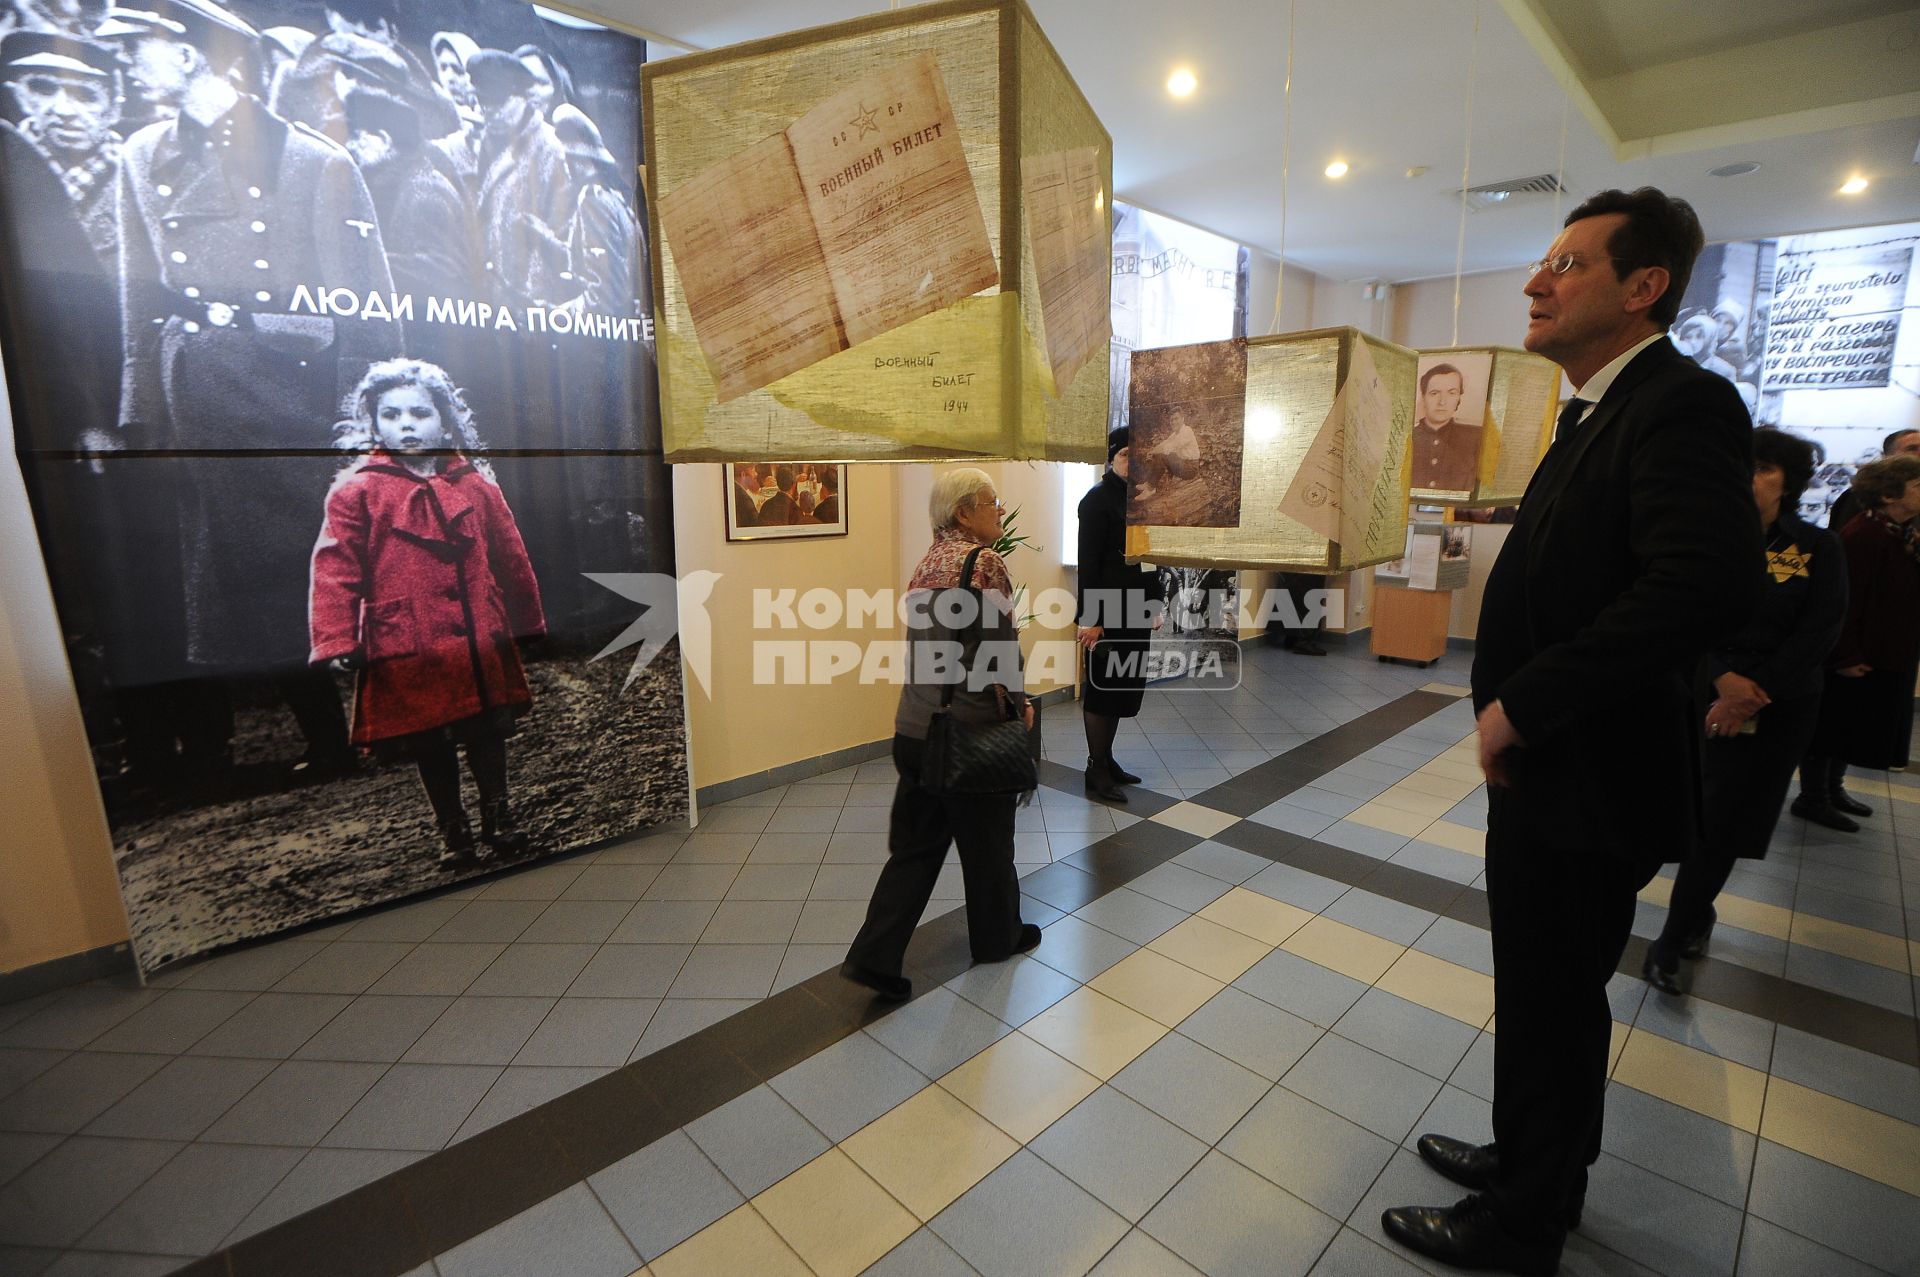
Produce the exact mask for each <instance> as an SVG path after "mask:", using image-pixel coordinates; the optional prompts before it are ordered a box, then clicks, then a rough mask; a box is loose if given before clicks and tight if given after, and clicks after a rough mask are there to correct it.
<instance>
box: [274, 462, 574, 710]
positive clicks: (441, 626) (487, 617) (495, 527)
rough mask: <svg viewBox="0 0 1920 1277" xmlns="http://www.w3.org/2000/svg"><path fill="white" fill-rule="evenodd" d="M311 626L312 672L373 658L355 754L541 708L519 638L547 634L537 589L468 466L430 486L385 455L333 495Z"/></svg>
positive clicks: (481, 478) (501, 502)
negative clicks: (504, 712) (501, 711)
mask: <svg viewBox="0 0 1920 1277" xmlns="http://www.w3.org/2000/svg"><path fill="white" fill-rule="evenodd" d="M308 615H309V620H310V624H311V629H312V633H313V653H312V656H311V657H310V659H311V660H312V661H313V662H314V663H315V664H319V663H321V662H324V661H330V660H333V659H335V658H336V657H342V656H358V657H363V658H364V659H365V660H366V663H367V664H366V668H364V669H363V670H362V671H361V673H360V677H359V681H358V683H357V685H356V687H355V690H354V703H353V740H354V743H355V744H359V745H364V744H368V743H370V742H373V741H379V740H387V739H390V738H392V737H395V736H406V735H410V734H411V733H414V732H421V731H427V730H429V729H432V728H435V727H443V726H445V725H447V724H449V723H456V722H459V721H460V720H462V719H466V718H471V717H473V716H474V715H476V714H480V713H482V712H484V711H487V710H491V709H497V708H511V707H517V706H524V705H526V704H528V703H529V702H530V701H531V700H532V699H533V698H532V695H531V693H529V692H528V690H527V677H526V671H525V670H524V669H523V668H522V667H521V664H520V653H519V650H518V649H517V648H516V647H515V646H514V639H515V638H516V637H528V636H532V635H538V634H543V633H545V632H546V628H547V623H546V617H545V615H544V614H543V613H542V611H541V608H540V587H539V584H538V583H537V582H536V581H535V580H534V576H533V565H532V564H531V563H529V562H528V561H527V551H526V547H525V546H524V545H523V544H522V543H521V540H520V529H519V527H518V526H517V525H516V524H515V523H514V521H513V511H511V510H509V509H508V508H507V502H506V499H505V498H504V497H502V496H501V495H500V489H499V488H498V487H496V486H494V484H493V483H492V482H491V481H489V480H488V479H487V477H486V476H485V475H483V474H481V473H480V472H479V471H477V470H475V469H474V468H473V465H472V463H470V462H469V461H467V460H466V459H465V458H464V457H459V458H455V459H454V460H453V461H452V462H451V464H449V465H448V466H447V468H446V470H445V471H444V472H443V473H441V474H438V475H435V476H434V477H433V478H431V479H422V478H419V477H418V476H416V475H414V474H413V473H412V472H410V471H408V470H407V469H406V468H405V467H403V466H401V465H400V464H399V463H398V462H396V461H394V460H392V459H391V458H390V457H388V456H387V455H386V454H384V453H380V452H376V453H374V454H373V456H372V457H371V458H370V459H369V460H368V461H367V462H366V463H365V464H364V465H363V466H361V467H360V468H359V469H356V470H351V471H348V472H347V473H345V474H344V475H342V476H341V478H340V479H339V480H338V481H336V482H335V483H334V485H333V490H332V491H331V492H330V493H328V494H327V514H326V522H325V523H324V524H323V525H322V527H321V529H320V540H319V542H318V543H317V544H316V545H315V546H314V548H313V588H312V593H311V595H310V596H309V600H308Z"/></svg>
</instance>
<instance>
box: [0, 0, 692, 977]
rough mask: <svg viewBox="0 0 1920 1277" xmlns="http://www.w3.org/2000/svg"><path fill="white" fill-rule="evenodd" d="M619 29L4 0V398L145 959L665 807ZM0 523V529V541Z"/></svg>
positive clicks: (337, 11) (378, 896) (654, 560)
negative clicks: (652, 655)
mask: <svg viewBox="0 0 1920 1277" xmlns="http://www.w3.org/2000/svg"><path fill="white" fill-rule="evenodd" d="M643 59H644V45H643V44H642V42H640V41H638V40H636V39H633V38H631V37H628V36H626V35H623V34H620V33H616V32H613V31H609V30H606V29H604V28H601V27H598V26H594V25H592V24H590V23H586V22H584V21H580V20H577V19H573V18H570V17H567V16H565V15H561V14H557V13H552V12H549V11H546V10H540V9H536V8H533V7H529V6H527V5H524V4H519V3H513V2H511V0H435V2H433V3H427V2H426V0H419V2H417V3H416V2H414V0H325V2H324V3H322V2H320V0H231V2H230V3H224V4H223V3H216V2H215V0H130V3H128V4H127V5H126V6H124V7H122V6H113V7H109V6H108V5H107V4H105V3H102V2H100V0H0V225H4V226H5V228H6V232H5V234H4V235H0V336H3V337H4V347H5V356H6V370H7V376H8V382H9V387H10V391H11V394H10V402H11V410H12V417H13V432H14V438H15V441H16V447H17V450H18V452H19V457H20V465H21V468H22V471H23V474H24V476H25V478H26V482H27V488H28V493H29V496H30V499H31V502H32V505H33V511H34V517H35V523H36V526H37V529H38V532H39V537H40V542H41V546H42V548H43V551H44V556H45V559H46V567H47V573H48V576H49V579H50V582H51V584H52V587H53V592H54V598H55V603H56V607H57V610H58V614H59V622H60V626H61V628H62V631H63V638H64V641H65V645H66V648H67V651H68V656H69V660H70V662H71V665H72V669H73V673H74V677H75V682H76V685H77V687H78V689H79V692H80V698H81V705H82V713H83V715H84V718H85V722H86V727H87V735H88V740H89V743H90V745H91V748H92V753H93V762H94V766H95V770H96V773H97V776H98V779H99V782H100V785H101V789H102V792H103V794H104V796H105V801H106V806H107V814H108V820H109V823H110V825H111V828H112V833H113V840H114V846H115V856H116V862H117V868H118V871H119V875H120V880H121V886H122V892H123V896H124V900H125V903H126V907H127V912H128V915H129V918H130V921H131V927H132V932H133V943H134V947H135V951H136V955H137V957H138V960H139V962H140V964H141V965H142V966H143V967H145V968H149V969H151V968H152V967H155V966H158V965H161V964H164V963H166V962H169V961H173V960H175V959H178V958H181V957H184V956H187V955H190V954H193V953H197V952H202V951H204V950H207V949H210V948H214V947H218V946H221V945H226V944H230V943H233V942H235V941H238V940H243V939H246V938H249V937H252V936H257V935H264V934H267V933H269V932H273V931H279V930H282V929H284V928H286V927H288V926H292V925H296V924H299V923H302V922H307V921H313V920H317V919H320V918H325V917H329V916H332V915H335V914H339V913H342V912H345V911H349V910H352V909H355V908H359V907H363V906H366V905H370V904H374V903H377V902H379V901H382V900H387V899H391V898H395V897H398V896H401V895H405V894H409V893H412V892H416V891H419V890H421V889H423V888H425V887H429V886H432V885H435V884H439V883H446V882H452V881H455V880H458V879H459V878H461V877H464V876H468V875H472V874H476V873H483V872H488V871H490V870H492V869H496V868H498V867H500V866H501V865H503V864H506V863H510V862H514V861H518V860H523V859H528V858H534V857H539V856H545V855H550V854H553V853H556V852H561V851H566V850H571V849H577V848H579V847H582V846H586V845H589V844H592V843H594V842H596V841H600V840H604V839H607V838H611V837H615V836H626V835H630V834H632V833H634V832H635V831H637V830H640V829H642V828H645V827H647V826H649V825H652V824H655V823H658V822H660V821H663V820H672V819H677V818H680V817H682V816H684V815H685V813H686V808H687V780H686V757H685V745H684V731H683V726H682V724H683V709H682V696H681V686H680V674H679V661H678V656H677V650H670V651H669V652H668V653H667V654H665V655H663V656H662V657H661V658H660V659H657V660H655V661H654V662H652V664H651V665H649V666H648V667H647V669H646V670H645V671H644V673H643V674H642V675H641V676H640V677H639V678H637V679H635V680H634V681H633V682H632V684H631V686H626V687H624V688H623V683H624V682H625V680H626V678H627V675H628V673H629V668H628V661H626V660H622V659H608V660H604V661H595V660H594V659H592V658H594V657H595V656H596V655H597V654H598V653H600V652H601V650H602V649H603V648H605V647H606V646H607V644H608V642H609V640H611V639H612V638H614V636H616V635H618V634H620V633H621V631H622V630H624V629H625V628H626V627H627V626H628V625H630V624H631V623H632V622H633V621H634V620H635V619H636V615H637V614H638V612H639V610H640V609H639V606H638V605H636V604H634V603H632V602H630V601H629V600H628V599H626V598H623V597H622V596H621V595H620V594H618V593H615V592H614V591H612V590H609V589H607V588H605V587H604V586H602V585H600V584H596V583H595V582H594V581H593V580H590V579H589V578H588V576H586V575H585V574H586V573H610V574H613V573H647V572H658V573H671V572H672V570H673V569H672V562H673V557H672V554H673V551H672V519H671V515H670V507H669V490H668V481H667V477H666V470H665V467H664V465H663V464H662V462H661V458H660V425H659V410H658V399H657V393H656V381H655V371H654V369H655V361H654V335H653V328H652V303H651V286H650V282H649V281H650V275H651V267H650V261H649V250H648V244H647V237H646V231H645V224H646V218H645V211H644V208H643V204H642V201H643V195H642V192H641V183H640V182H639V177H640V167H639V165H640V149H641V130H640V124H641V121H640V101H639V80H640V75H639V68H640V64H641V62H642V61H643ZM9 552H10V553H16V554H19V553H30V551H29V550H28V549H26V548H25V547H18V546H16V547H10V548H9Z"/></svg>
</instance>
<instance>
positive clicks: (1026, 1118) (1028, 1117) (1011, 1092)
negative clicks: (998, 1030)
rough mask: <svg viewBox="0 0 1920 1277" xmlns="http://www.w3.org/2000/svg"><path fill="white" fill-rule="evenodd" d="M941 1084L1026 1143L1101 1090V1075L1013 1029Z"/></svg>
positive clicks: (948, 1075) (956, 1069) (942, 1080)
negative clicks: (1088, 1070) (1081, 1066)
mask: <svg viewBox="0 0 1920 1277" xmlns="http://www.w3.org/2000/svg"><path fill="white" fill-rule="evenodd" d="M940 1085H941V1086H943V1087H945V1088H946V1089H947V1090H948V1091H949V1092H951V1093H952V1094H953V1095H954V1096H955V1097H956V1098H958V1099H959V1100H961V1101H962V1102H963V1103H965V1104H966V1105H967V1107H968V1108H971V1109H973V1110H974V1111H975V1112H976V1113H979V1114H980V1115H981V1116H983V1117H985V1118H986V1119H987V1120H988V1121H990V1122H992V1123H993V1124H994V1125H995V1126H997V1127H999V1128H1000V1129H1001V1130H1003V1131H1005V1132H1006V1133H1007V1134H1009V1135H1011V1136H1013V1138H1015V1139H1016V1140H1019V1141H1020V1142H1021V1143H1022V1144H1025V1143H1027V1142H1029V1141H1031V1140H1032V1139H1033V1138H1034V1137H1035V1136H1036V1135H1038V1134H1040V1132H1042V1131H1044V1130H1046V1129H1047V1127H1049V1126H1050V1125H1052V1124H1053V1123H1054V1121H1056V1120H1057V1119H1058V1118H1059V1117H1060V1115H1061V1114H1063V1113H1065V1112H1067V1111H1068V1110H1069V1109H1071V1108H1073V1106H1074V1105H1076V1104H1078V1103H1080V1101H1082V1100H1084V1099H1085V1098H1087V1096H1089V1095H1091V1094H1093V1092H1094V1091H1096V1090H1098V1089H1099V1087H1100V1079H1098V1078H1096V1077H1094V1076H1093V1075H1092V1074H1091V1073H1088V1072H1086V1071H1085V1070H1084V1069H1081V1068H1079V1067H1078V1066H1076V1065H1074V1064H1072V1063H1070V1062H1069V1061H1067V1060H1065V1059H1063V1058H1061V1057H1060V1056H1058V1055H1055V1054H1054V1053H1053V1052H1052V1051H1049V1050H1047V1049H1046V1048H1045V1047H1043V1046H1041V1045H1040V1044H1039V1043H1038V1042H1035V1041H1034V1040H1033V1039H1032V1038H1030V1037H1027V1036H1026V1035H1025V1034H1023V1033H1012V1034H1009V1035H1007V1036H1006V1037H1004V1038H1001V1039H1000V1040H999V1041H998V1042H995V1043H994V1044H993V1045H992V1046H990V1047H988V1048H987V1049H986V1050H984V1051H982V1052H980V1054H978V1055H976V1056H974V1057H973V1058H972V1059H971V1060H968V1061H967V1062H966V1063H964V1064H962V1065H960V1066H959V1067H958V1068H955V1069H954V1070H953V1071H952V1072H951V1073H948V1074H947V1075H946V1076H945V1077H943V1078H941V1079H940Z"/></svg>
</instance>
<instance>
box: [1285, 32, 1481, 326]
mask: <svg viewBox="0 0 1920 1277" xmlns="http://www.w3.org/2000/svg"><path fill="white" fill-rule="evenodd" d="M1298 3H1299V0H1287V79H1286V84H1285V86H1284V87H1283V88H1282V89H1281V90H1280V98H1281V110H1280V114H1281V118H1282V120H1283V121H1284V123H1283V125H1282V130H1283V132H1282V139H1283V140H1282V141H1281V143H1280V269H1279V271H1278V272H1276V273H1277V274H1278V276H1279V279H1278V281H1277V282H1276V283H1275V284H1274V286H1273V321H1272V322H1271V323H1269V324H1268V325H1267V335H1268V336H1269V337H1271V336H1272V335H1273V334H1274V333H1277V332H1279V331H1280V304H1281V302H1283V301H1285V300H1286V296H1287V176H1288V172H1289V170H1290V169H1292V167H1293V20H1294V16H1295V13H1296V11H1297V8H1298ZM1476 3H1477V0H1476Z"/></svg>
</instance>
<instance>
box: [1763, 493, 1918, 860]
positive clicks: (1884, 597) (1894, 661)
mask: <svg viewBox="0 0 1920 1277" xmlns="http://www.w3.org/2000/svg"><path fill="white" fill-rule="evenodd" d="M1853 491H1854V493H1855V495H1857V496H1858V497H1859V498H1860V501H1861V504H1862V505H1863V506H1864V507H1865V509H1864V511H1863V512H1862V513H1860V514H1856V515H1854V516H1853V518H1851V519H1849V520H1848V521H1847V526H1846V527H1844V528H1842V529H1840V543H1841V544H1842V545H1843V546H1845V547H1846V551H1847V587H1848V603H1847V619H1846V623H1845V624H1844V625H1843V626H1842V627H1841V629H1840V638H1839V641H1838V642H1836V643H1835V644H1834V647H1833V655H1832V657H1831V658H1829V660H1828V673H1827V686H1826V695H1825V700H1824V702H1823V704H1822V706H1821V710H1820V726H1819V727H1818V728H1817V729H1816V730H1815V731H1814V734H1813V748H1812V750H1811V751H1809V753H1808V755H1807V757H1806V759H1805V761H1804V762H1803V763H1802V764H1801V767H1800V796H1799V797H1798V798H1796V799H1794V800H1793V807H1792V811H1793V814H1794V815H1796V816H1801V817H1804V818H1805V819H1807V820H1810V821H1812V822H1813V823H1814V824H1816V825H1824V826H1826V827H1827V828H1828V829H1837V830H1839V831H1840V832H1842V833H1856V832H1858V831H1859V829H1860V826H1859V825H1858V824H1856V823H1855V822H1854V821H1853V820H1852V819H1850V817H1852V816H1871V815H1872V814H1873V809H1872V808H1870V807H1868V806H1867V805H1866V804H1865V803H1863V802H1860V801H1858V800H1856V799H1855V798H1853V797H1852V796H1851V795H1849V794H1848V793H1847V791H1846V789H1845V788H1844V787H1843V781H1844V780H1845V778H1846V774H1847V765H1848V764H1849V763H1851V764H1852V765H1853V766H1855V767H1870V768H1876V769H1889V768H1894V767H1905V766H1906V765H1907V749H1908V745H1909V743H1910V741H1911V738H1912V736H1913V687H1914V679H1915V677H1916V675H1920V560H1916V558H1915V554H1916V551H1915V548H1914V542H1913V538H1912V535H1911V531H1910V529H1909V528H1908V526H1907V525H1908V524H1910V523H1912V522H1913V520H1914V519H1915V518H1916V517H1920V458H1916V457H1910V456H1893V457H1882V458H1880V460H1878V461H1870V462H1868V463H1867V464H1866V465H1864V466H1861V467H1860V469H1859V470H1858V471H1856V472H1855V473H1854V476H1853Z"/></svg>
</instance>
